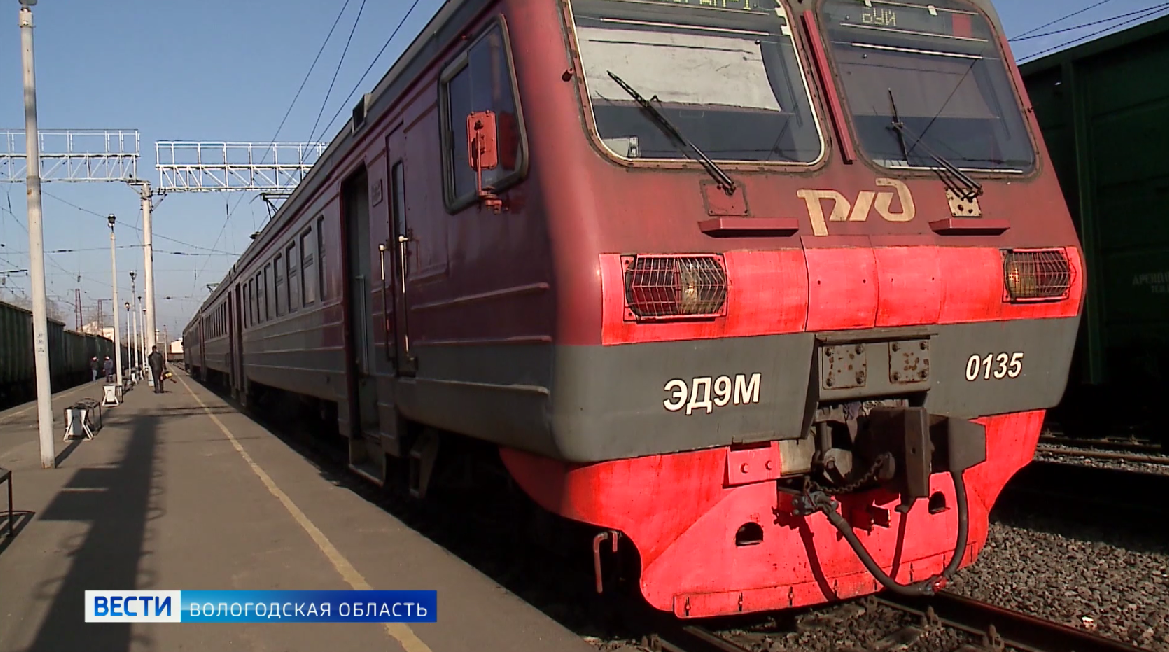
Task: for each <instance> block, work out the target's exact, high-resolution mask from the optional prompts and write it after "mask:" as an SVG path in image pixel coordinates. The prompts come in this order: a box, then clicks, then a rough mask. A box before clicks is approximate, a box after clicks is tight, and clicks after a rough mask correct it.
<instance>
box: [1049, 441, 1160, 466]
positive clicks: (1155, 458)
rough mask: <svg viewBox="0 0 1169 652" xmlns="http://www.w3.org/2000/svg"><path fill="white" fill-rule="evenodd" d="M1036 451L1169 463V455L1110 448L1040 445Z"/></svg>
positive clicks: (1090, 457) (1061, 454) (1150, 462)
mask: <svg viewBox="0 0 1169 652" xmlns="http://www.w3.org/2000/svg"><path fill="white" fill-rule="evenodd" d="M1035 450H1036V452H1039V453H1047V454H1048V455H1057V456H1060V457H1084V458H1088V459H1095V460H1117V461H1121V462H1143V463H1145V464H1169V455H1143V454H1141V453H1123V452H1118V451H1110V450H1092V449H1082V448H1063V447H1054V446H1048V445H1043V444H1041V445H1039V446H1037V447H1036V449H1035Z"/></svg>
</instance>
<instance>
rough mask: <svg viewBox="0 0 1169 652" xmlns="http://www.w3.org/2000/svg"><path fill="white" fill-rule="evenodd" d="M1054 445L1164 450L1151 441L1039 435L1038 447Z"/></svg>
mask: <svg viewBox="0 0 1169 652" xmlns="http://www.w3.org/2000/svg"><path fill="white" fill-rule="evenodd" d="M1048 444H1050V445H1055V446H1070V447H1073V448H1076V447H1087V448H1102V449H1111V450H1130V451H1162V450H1165V449H1164V447H1163V446H1162V445H1161V444H1158V443H1155V442H1152V441H1133V440H1130V439H1124V440H1121V439H1108V438H1102V439H1087V438H1083V437H1067V436H1064V435H1051V434H1047V435H1041V436H1040V437H1039V445H1040V446H1044V445H1048Z"/></svg>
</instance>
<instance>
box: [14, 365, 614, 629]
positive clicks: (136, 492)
mask: <svg viewBox="0 0 1169 652" xmlns="http://www.w3.org/2000/svg"><path fill="white" fill-rule="evenodd" d="M175 379H176V380H177V381H178V382H177V383H168V384H167V393H165V394H162V395H156V394H154V393H152V392H151V391H150V389H149V388H148V387H147V386H145V385H139V386H138V388H136V389H135V390H132V391H130V392H128V393H127V394H126V397H125V402H124V403H123V404H122V405H120V406H117V407H111V408H106V409H105V410H104V412H103V422H104V423H103V428H102V429H101V430H100V431H98V432H97V433H96V434H95V436H94V438H93V439H90V440H86V439H80V440H74V441H72V442H63V441H62V440H61V438H62V436H63V435H64V428H65V424H64V419H63V417H62V416H61V412H62V410H63V409H64V407H65V406H68V405H70V404H72V403H73V402H75V401H77V400H78V399H80V398H83V397H85V398H99V397H100V394H101V383H89V384H86V385H82V386H80V387H77V388H74V389H72V390H69V391H66V392H62V393H61V394H60V395H59V396H58V397H56V398H55V401H54V405H53V410H54V417H55V420H56V422H57V423H56V424H55V425H54V434H55V439H56V450H57V459H58V468H56V469H53V470H44V469H41V468H40V456H39V448H38V444H37V428H36V408H35V404H30V405H25V406H20V407H17V408H14V409H11V410H8V411H6V412H3V413H0V467H3V468H6V469H9V470H11V471H12V481H13V483H14V488H15V492H14V494H15V509H16V515H15V521H16V522H15V524H14V525H15V527H14V534H13V536H11V537H6V533H5V530H6V528H4V527H3V524H2V523H0V652H9V651H11V652H17V651H19V652H25V651H27V652H33V651H38V652H39V651H41V650H45V651H48V650H53V651H59V650H102V651H103V652H123V651H126V652H128V651H144V652H145V651H151V652H154V651H157V650H265V651H276V650H280V651H283V650H326V651H328V652H349V651H351V650H352V651H358V650H361V651H368V650H403V651H405V652H455V651H462V650H474V651H476V652H493V651H496V650H499V651H502V650H524V651H525V652H528V651H530V652H538V651H540V650H556V651H563V652H589V651H590V650H593V648H592V646H590V645H589V644H588V643H586V642H585V641H584V640H583V639H582V638H581V637H580V636H577V635H576V634H574V633H573V632H571V631H569V630H568V629H565V628H564V627H563V626H561V625H560V624H558V623H557V622H556V621H554V620H552V619H551V618H549V617H548V616H546V615H545V614H544V613H543V612H541V611H539V610H538V609H536V608H535V607H533V606H531V605H529V604H528V603H526V602H524V601H522V600H521V599H520V598H518V597H517V596H515V595H514V594H512V593H510V592H508V591H507V590H506V589H504V588H502V587H500V586H499V585H498V584H496V583H495V582H493V581H492V580H491V579H489V578H488V577H486V576H485V575H483V574H482V573H481V572H479V571H478V570H476V569H475V568H473V567H471V566H470V565H468V564H467V563H465V562H464V561H462V560H460V559H459V558H457V557H455V556H453V555H451V554H449V553H447V552H446V551H445V550H443V549H442V548H441V547H439V546H438V545H437V544H435V543H434V542H432V541H431V540H429V539H427V538H426V537H424V536H423V535H421V534H419V533H417V532H415V531H414V530H412V529H410V528H409V527H407V526H406V525H404V524H402V523H401V522H400V521H399V520H398V519H396V518H395V517H394V516H393V515H391V514H390V513H388V512H386V511H385V510H384V509H381V508H379V507H378V506H376V505H374V504H371V503H370V502H368V501H367V500H364V499H362V498H361V497H359V496H358V495H356V494H355V493H354V492H352V491H350V490H348V489H345V488H342V487H338V486H337V485H336V484H335V483H334V482H332V481H330V480H329V479H328V478H327V477H325V476H323V475H322V473H321V472H320V471H318V470H317V469H316V467H314V466H313V465H312V464H311V463H310V462H309V461H308V460H306V459H305V458H304V457H302V456H301V455H299V454H298V453H297V452H296V451H294V450H292V449H291V448H289V447H288V446H287V444H285V443H284V442H282V441H281V440H280V439H278V438H277V437H276V436H275V435H273V434H271V433H269V432H268V431H266V430H265V429H264V428H262V427H261V426H259V425H257V424H256V423H255V422H254V421H253V420H251V419H250V418H248V417H247V416H245V415H243V414H241V413H239V412H238V411H236V410H235V409H234V408H233V407H232V406H231V405H229V404H227V403H226V402H224V401H223V400H222V399H220V398H219V397H217V396H216V395H214V394H213V393H212V392H210V391H209V390H207V389H206V388H204V387H203V386H201V385H199V384H197V383H195V382H194V381H193V380H192V379H190V378H189V377H187V376H186V374H183V373H177V374H176V375H175ZM0 502H3V501H0ZM4 507H6V505H0V512H4V510H3V508H4ZM6 518H7V517H6V512H4V513H0V520H6ZM370 588H373V589H434V590H437V592H438V622H437V623H421V624H410V625H405V624H391V625H385V624H376V623H361V624H312V625H309V624H280V623H279V622H272V623H263V624H192V623H184V624H136V623H135V624H130V623H117V624H87V623H85V612H84V595H85V593H84V592H85V590H86V589H160V590H161V589H171V590H181V589H189V590H197V589H204V590H233V589H252V590H266V589H286V590H296V589H318V590H329V589H332V590H347V589H370Z"/></svg>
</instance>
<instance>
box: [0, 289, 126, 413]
mask: <svg viewBox="0 0 1169 652" xmlns="http://www.w3.org/2000/svg"><path fill="white" fill-rule="evenodd" d="M48 327H49V330H48V336H49V337H48V340H49V341H48V344H49V370H50V374H51V378H52V380H51V385H52V389H53V391H54V392H59V391H61V390H64V389H68V388H69V387H73V386H75V385H78V384H81V383H85V382H89V381H90V380H91V379H92V378H93V375H92V373H91V371H90V360H91V359H92V358H94V357H97V359H98V360H99V361H100V360H105V358H106V356H109V357H111V358H113V357H114V343H113V342H112V341H110V340H108V339H106V338H104V337H100V336H98V335H88V334H85V333H77V332H74V331H70V330H65V324H62V323H61V322H59V321H54V320H51V319H50V320H49V322H48ZM124 351H125V348H124V347H123V352H124ZM125 359H126V358H125V355H124V354H123V360H125ZM33 398H36V362H35V360H34V359H33V337H32V313H31V312H29V311H28V310H25V309H24V308H20V307H18V306H14V305H11V304H8V303H4V302H0V408H4V407H8V406H10V405H13V404H16V403H20V402H22V401H28V400H31V399H33Z"/></svg>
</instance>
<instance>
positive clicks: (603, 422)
mask: <svg viewBox="0 0 1169 652" xmlns="http://www.w3.org/2000/svg"><path fill="white" fill-rule="evenodd" d="M1084 278H1085V274H1084V268H1083V259H1082V256H1081V251H1080V244H1079V241H1078V240H1077V236H1076V233H1075V231H1074V229H1073V225H1072V221H1071V219H1070V217H1069V213H1068V210H1067V207H1066V205H1065V203H1064V199H1063V196H1062V194H1061V193H1060V188H1059V186H1058V183H1057V181H1056V178H1055V175H1054V173H1053V171H1052V169H1051V165H1050V161H1049V158H1048V154H1047V151H1046V149H1045V146H1044V144H1043V141H1042V139H1041V137H1040V132H1039V128H1038V126H1037V124H1036V122H1035V120H1034V117H1033V115H1032V112H1031V110H1030V108H1029V104H1028V100H1027V96H1026V93H1025V91H1024V88H1023V84H1022V82H1021V80H1020V77H1019V74H1018V70H1017V68H1016V66H1015V65H1014V62H1013V59H1012V57H1011V54H1010V51H1009V48H1008V45H1007V42H1006V39H1005V37H1004V34H1003V30H1002V26H1001V24H1000V23H999V21H998V19H997V16H996V13H995V11H994V8H993V7H992V5H991V2H990V0H448V1H447V2H446V3H445V5H444V6H443V7H442V8H441V9H440V10H439V11H438V13H437V14H436V15H435V17H434V18H433V19H432V20H431V22H430V23H429V25H428V26H427V27H426V28H425V29H424V30H423V31H422V33H421V35H420V36H419V37H418V38H417V39H415V41H414V42H413V44H412V45H411V46H410V47H409V48H408V49H407V50H406V52H405V53H404V54H403V55H402V56H401V57H400V58H399V60H398V61H397V62H396V63H395V64H394V65H393V67H392V68H391V69H390V70H389V71H388V73H387V74H386V75H385V77H384V78H383V79H382V81H381V82H380V83H379V85H378V86H377V87H376V89H375V90H374V91H373V92H372V93H370V94H368V95H366V96H365V97H363V98H362V100H361V101H360V102H359V103H358V104H357V106H356V107H355V108H354V110H353V115H352V118H351V120H350V121H349V122H348V124H347V125H346V126H345V128H344V130H343V131H342V132H341V133H340V134H338V135H337V137H336V138H335V139H334V140H333V142H332V144H331V145H330V146H329V148H328V149H327V151H326V152H325V153H324V155H323V156H322V158H321V160H320V161H319V162H318V163H317V164H316V166H315V167H314V169H313V170H312V172H311V173H310V174H309V175H308V176H307V178H306V179H305V180H304V181H303V182H302V183H301V184H300V185H299V186H298V188H297V189H296V191H295V193H294V194H293V195H292V196H291V197H290V198H289V199H288V201H287V202H286V203H285V204H284V205H283V206H282V207H281V209H280V210H279V211H278V212H277V214H276V215H275V217H274V218H273V219H272V220H271V222H270V223H269V224H268V225H267V226H266V227H265V228H264V230H263V232H262V233H261V234H259V235H258V236H257V237H256V238H255V240H254V241H253V242H252V244H251V245H250V246H249V248H248V250H247V251H246V252H245V253H244V254H243V256H242V258H241V259H240V260H239V261H238V263H237V264H236V265H235V266H234V267H233V268H232V270H231V271H230V272H229V273H228V275H227V276H226V278H224V279H223V282H222V283H220V284H219V285H218V286H217V287H216V289H215V290H214V291H213V293H212V294H211V296H210V297H209V298H208V299H207V300H206V302H205V304H204V305H203V306H202V308H201V309H200V311H199V314H198V315H197V316H196V317H195V319H194V320H193V321H192V322H191V323H190V325H189V326H188V327H187V328H186V330H185V332H184V335H183V338H184V347H185V351H186V356H187V364H188V366H189V367H191V368H192V371H193V372H194V373H195V374H196V375H197V377H200V378H207V377H209V376H211V375H214V376H216V377H218V378H219V379H221V380H222V381H223V382H225V383H226V384H227V385H228V386H229V387H230V388H231V390H232V391H233V392H234V393H236V394H237V395H238V396H240V397H241V399H242V400H245V401H246V400H247V399H248V398H249V397H253V396H255V395H256V393H257V392H258V391H267V390H280V391H282V392H285V393H287V394H289V395H295V396H299V397H308V398H311V399H312V400H315V401H319V402H320V404H321V405H325V406H331V407H333V408H334V409H335V415H336V419H337V422H338V429H339V431H340V433H341V434H342V435H343V436H344V437H346V438H348V441H349V450H350V459H351V463H350V466H351V468H353V469H354V470H355V471H357V472H359V473H361V474H362V475H364V476H366V477H367V478H369V479H371V480H374V481H377V482H382V483H384V482H388V481H390V479H389V478H387V474H388V473H389V472H388V471H387V469H397V468H398V466H397V464H395V463H394V461H395V460H398V459H400V460H403V461H404V468H408V469H409V471H408V473H407V475H409V479H408V482H410V483H411V486H412V488H413V489H414V490H415V491H417V492H422V491H424V490H425V485H426V482H427V478H428V477H430V475H431V473H432V471H433V468H432V466H433V463H434V460H435V459H436V456H435V451H436V450H437V448H438V447H439V446H440V445H442V442H445V441H447V440H464V441H469V440H475V441H478V442H486V443H487V445H489V446H490V447H491V450H497V451H498V455H499V457H500V458H501V460H502V465H503V466H504V467H505V468H506V470H507V472H508V474H509V475H510V476H511V478H512V479H513V480H514V482H515V483H516V484H518V485H519V486H520V487H521V488H522V489H523V491H524V492H525V493H526V494H527V495H528V496H529V497H530V498H531V499H532V500H533V501H534V502H535V503H537V504H538V505H540V506H541V507H543V508H544V509H546V510H548V511H549V512H552V513H554V514H558V515H560V516H563V517H566V518H567V519H570V520H571V521H577V522H583V523H586V524H590V525H592V526H598V527H599V528H602V529H603V531H602V532H601V534H599V535H598V539H597V540H596V541H594V551H593V552H594V554H596V555H598V560H600V559H601V558H602V557H605V556H606V555H609V554H610V552H609V551H610V544H612V545H613V546H614V547H616V546H617V544H618V543H620V545H621V546H625V547H629V546H632V548H633V549H634V550H635V555H636V559H637V560H638V562H637V563H638V566H639V569H638V570H639V578H638V582H639V587H640V590H641V593H642V595H643V596H644V597H645V599H646V600H647V601H648V602H649V603H650V604H651V605H653V606H654V607H656V608H658V609H661V610H664V611H669V612H673V613H674V614H676V615H677V616H679V617H683V618H685V617H704V616H714V615H723V614H731V613H744V612H757V611H762V610H774V609H783V608H788V607H797V606H802V605H811V604H817V603H822V602H827V601H833V600H839V599H845V598H849V597H853V596H858V595H863V594H868V593H873V592H875V591H878V590H881V588H882V587H885V588H889V589H891V590H894V591H899V592H909V593H930V592H932V591H935V590H937V589H938V588H939V587H940V586H942V585H943V584H944V583H945V581H946V580H947V578H948V577H950V575H951V574H952V573H953V572H954V571H955V570H956V569H957V568H958V567H961V566H964V565H968V564H971V563H973V562H974V560H975V558H976V557H977V555H978V554H979V552H980V550H981V548H982V546H983V545H984V543H985V541H986V535H987V526H988V512H989V510H990V508H991V506H992V505H993V504H994V502H995V500H996V498H997V496H998V494H999V492H1000V490H1001V489H1002V487H1003V486H1004V484H1005V483H1006V482H1007V481H1008V480H1009V479H1010V478H1011V476H1012V475H1013V474H1014V473H1015V472H1016V471H1017V470H1018V469H1020V468H1021V467H1022V466H1023V465H1025V464H1027V462H1028V461H1029V460H1030V459H1031V457H1032V454H1033V450H1034V447H1035V445H1036V442H1037V439H1038V436H1039V431H1040V427H1041V423H1042V421H1043V417H1044V414H1045V410H1046V409H1047V408H1049V407H1051V406H1053V405H1055V404H1057V403H1058V401H1059V400H1060V396H1061V394H1062V392H1063V390H1064V387H1065V384H1066V381H1067V375H1068V368H1069V364H1070V359H1071V355H1072V349H1073V345H1074V340H1075V337H1076V332H1077V328H1078V325H1079V320H1080V313H1081V308H1082V305H1081V304H1082V300H1083V296H1084ZM602 544H603V545H602ZM598 563H599V562H598Z"/></svg>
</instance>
